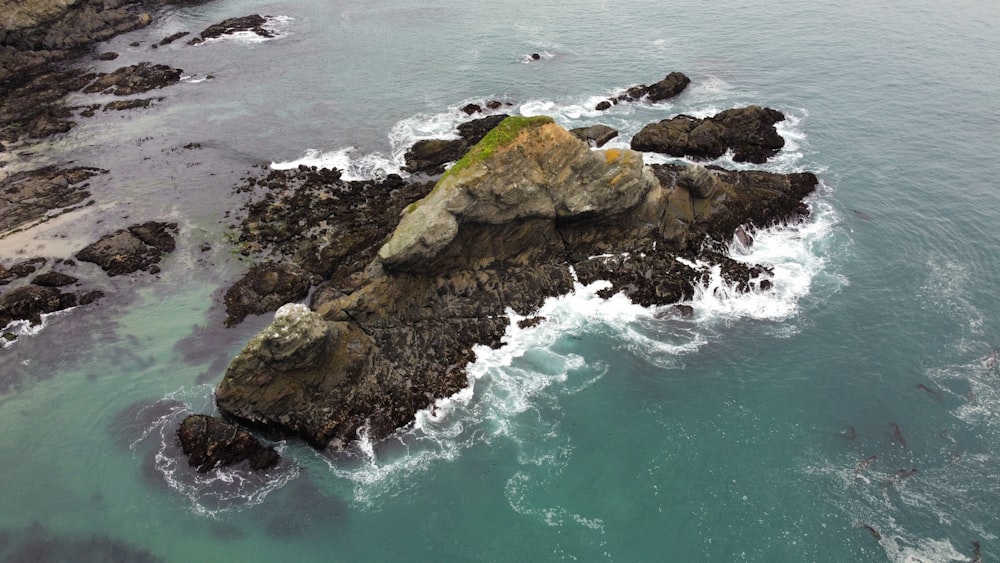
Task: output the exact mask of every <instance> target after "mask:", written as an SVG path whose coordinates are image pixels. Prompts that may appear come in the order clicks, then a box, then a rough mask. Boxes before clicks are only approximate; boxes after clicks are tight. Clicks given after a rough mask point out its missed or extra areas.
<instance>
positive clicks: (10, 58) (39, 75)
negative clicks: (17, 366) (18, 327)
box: [0, 0, 281, 345]
mask: <svg viewBox="0 0 1000 563" xmlns="http://www.w3.org/2000/svg"><path fill="white" fill-rule="evenodd" d="M168 3H170V2H168V1H163V2H159V1H156V2H150V1H144V2H134V1H131V0H112V1H110V2H109V1H106V0H102V1H100V2H97V1H93V0H74V1H70V2H62V1H56V0H22V1H12V0H3V1H0V12H2V13H3V14H4V17H5V21H4V27H3V28H0V143H2V144H0V154H3V155H4V157H5V158H3V159H0V240H2V239H4V238H7V237H8V236H12V235H17V234H22V233H24V234H30V233H31V232H33V229H34V228H35V227H37V226H39V225H42V224H43V223H46V222H48V221H51V220H54V219H55V218H57V217H59V216H61V215H64V214H68V213H71V212H74V211H77V210H80V209H82V208H83V207H89V206H92V205H95V204H98V203H101V202H98V201H96V200H95V198H93V197H92V189H91V184H93V183H97V182H102V181H105V180H106V178H107V177H108V175H109V174H112V172H110V171H108V170H101V169H98V168H94V167H88V166H77V165H73V166H69V167H66V166H65V165H64V166H63V167H60V166H52V165H48V166H44V167H41V168H32V165H33V161H34V154H35V153H36V152H38V151H39V149H38V148H36V147H37V146H44V145H42V143H46V142H49V141H51V140H52V139H53V138H56V137H58V136H59V135H62V134H64V133H66V132H67V131H70V130H71V129H72V128H74V127H75V126H76V124H77V120H79V119H86V118H90V117H93V116H94V115H95V113H96V112H97V111H105V112H107V111H127V110H135V109H144V108H148V107H149V106H150V105H151V104H153V103H154V102H158V101H162V100H163V99H164V97H163V96H156V97H147V98H136V97H134V96H136V95H139V94H144V93H147V92H151V91H154V90H160V89H164V88H167V87H169V86H171V85H173V84H176V83H177V82H179V81H180V79H181V76H182V74H183V71H182V70H181V69H179V68H174V67H171V66H169V65H165V64H153V63H150V62H140V63H136V64H132V65H127V66H122V67H120V68H118V69H117V70H114V71H113V72H110V73H92V72H86V71H85V70H82V69H81V68H79V65H78V64H75V63H79V62H80V61H83V60H86V59H87V58H88V57H95V55H96V58H97V59H100V60H114V59H115V58H117V53H114V52H110V51H108V52H102V53H100V54H99V55H98V54H96V51H97V50H98V49H97V47H98V45H99V44H100V43H101V42H103V41H106V40H108V39H110V38H112V37H115V36H117V35H120V34H122V33H126V32H129V31H134V30H137V29H140V28H142V27H145V26H147V25H149V24H150V23H151V22H152V16H151V15H150V12H151V11H155V10H156V9H157V8H159V7H161V6H162V5H164V4H168ZM182 3H183V4H187V5H190V4H195V3H199V2H191V1H187V0H185V1H184V2H182ZM267 23H268V19H267V18H265V17H263V16H259V15H251V16H246V17H240V18H231V19H229V20H225V21H223V22H221V23H219V24H216V25H212V26H209V27H208V28H207V29H205V30H203V31H202V32H201V34H200V35H199V37H198V38H197V39H196V40H192V41H191V42H189V43H190V44H192V45H195V44H197V43H200V42H203V41H205V40H208V39H215V38H219V37H222V36H224V35H228V34H232V33H238V32H241V31H250V32H253V33H256V34H258V35H262V36H265V37H267V36H270V32H269V31H268V30H267V29H266V28H265V27H264V26H265V24H267ZM187 34H188V33H187V32H184V33H181V34H179V35H178V36H177V37H173V38H165V39H164V40H162V41H160V42H159V43H155V44H152V45H151V46H150V47H151V48H154V49H155V48H157V47H159V46H162V45H166V44H168V43H170V42H171V41H173V40H176V39H177V38H179V37H180V36H183V35H187ZM134 45H137V44H134ZM73 93H81V94H100V95H113V96H116V97H123V98H124V99H121V100H114V101H111V102H107V103H104V104H98V103H95V104H85V105H75V106H74V105H69V104H68V103H67V102H66V100H67V97H68V96H69V95H70V94H73ZM4 153H6V154H4ZM10 162H16V163H17V166H11V167H10V168H8V169H7V170H4V168H6V167H7V166H8V165H9V163H10ZM14 168H16V171H10V170H11V169H14ZM100 222H101V221H100V220H98V221H97V223H100ZM177 235H178V227H177V224H176V223H171V222H166V221H146V222H143V223H135V224H132V225H130V226H128V227H127V228H125V229H119V230H117V231H115V232H113V233H105V234H103V235H102V236H101V238H100V239H99V240H97V241H96V242H93V243H92V244H90V245H88V246H86V247H85V248H83V249H82V250H80V251H79V252H78V253H76V254H75V255H74V256H73V258H74V259H69V258H67V257H65V256H64V257H61V258H56V257H52V256H47V255H43V254H37V255H34V256H23V255H22V256H18V260H17V261H15V262H10V259H11V258H12V257H10V256H5V257H2V258H5V259H6V260H5V263H0V331H4V329H5V327H7V326H8V325H9V324H10V323H11V322H14V321H25V322H27V323H28V324H31V325H34V324H38V323H40V322H41V319H42V315H46V314H50V313H54V312H57V311H61V310H65V309H68V308H71V307H76V306H80V305H89V304H91V303H94V302H95V301H97V300H99V299H100V298H101V297H102V296H103V295H104V290H106V289H107V284H106V283H105V280H103V279H101V278H100V277H99V276H98V277H95V275H94V272H93V269H88V268H84V269H82V270H81V269H80V268H79V267H78V262H81V261H83V262H93V263H94V264H97V265H98V266H100V268H101V269H102V270H103V271H104V273H105V274H106V275H107V276H108V277H114V276H121V275H123V274H131V273H135V272H141V271H145V272H148V273H149V274H157V273H158V272H159V268H160V267H159V266H158V265H157V263H158V262H159V261H160V260H161V259H162V257H163V256H164V255H166V254H169V253H171V252H173V251H174V249H175V246H176V244H175V238H176V236H177ZM60 276H62V278H61V279H63V280H64V281H65V280H68V279H71V280H72V281H71V282H70V281H66V283H62V284H59V285H53V284H52V280H53V279H54V278H59V277H60ZM60 288H61V289H60ZM280 305H281V303H277V304H275V305H274V306H273V307H272V310H273V308H276V307H277V306H280ZM2 336H3V340H2V341H0V345H4V344H6V343H9V342H12V341H14V340H16V339H17V337H18V333H17V331H14V330H6V331H4V332H3V333H2Z"/></svg>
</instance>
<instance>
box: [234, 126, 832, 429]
mask: <svg viewBox="0 0 1000 563" xmlns="http://www.w3.org/2000/svg"><path fill="white" fill-rule="evenodd" d="M272 175H274V173H272ZM324 175H326V177H327V178H329V179H328V180H324V179H323V178H324ZM302 176H304V177H306V178H309V177H310V176H311V177H313V178H314V180H315V182H310V181H309V180H306V181H305V182H303V183H302V184H301V185H310V188H309V189H308V190H307V191H306V192H300V191H299V190H291V191H290V192H288V193H287V194H286V195H279V196H271V197H270V198H266V199H265V200H263V202H262V203H260V206H261V209H258V210H257V211H256V213H255V215H257V216H261V217H266V216H269V214H270V211H267V210H271V209H281V208H284V207H287V206H288V205H287V204H288V203H291V202H290V201H288V200H287V199H284V198H289V197H300V196H301V197H305V196H307V195H310V194H312V195H311V196H310V198H311V199H308V200H303V204H305V205H304V206H305V207H311V206H312V205H324V204H323V200H324V199H325V198H326V197H330V196H329V195H326V196H323V197H315V196H317V195H322V194H324V193H326V194H345V193H350V190H346V191H345V190H343V188H342V186H343V185H344V184H343V183H342V182H340V181H339V175H336V174H335V173H332V172H324V171H312V170H309V169H303V170H300V171H298V172H297V173H296V174H295V177H296V178H298V177H302ZM270 182H271V181H270V180H266V181H265V182H264V184H265V185H267V186H269V185H270ZM324 182H326V183H327V185H328V186H329V187H328V188H327V190H326V191H324V190H323V189H322V186H323V184H324ZM257 183H258V184H259V183H260V182H259V181H258V182H257ZM816 184H817V179H816V177H815V176H814V175H813V174H809V173H801V174H789V175H780V174H772V173H766V172H752V171H751V172H735V171H726V170H722V169H718V168H708V167H703V166H698V165H690V166H684V165H663V166H652V167H651V166H646V165H644V164H643V160H642V155H641V154H640V153H638V152H635V151H632V150H620V149H608V150H592V149H591V148H590V147H589V146H588V144H587V142H585V141H582V140H580V139H578V138H577V137H576V136H574V135H573V134H571V133H569V132H568V131H566V130H565V129H563V128H562V127H560V126H559V125H557V124H555V123H554V122H553V121H552V120H551V119H550V118H548V117H535V118H524V117H510V118H506V119H504V120H503V121H502V122H501V123H499V124H498V125H497V126H496V127H495V128H493V129H492V130H490V131H489V133H488V134H486V135H485V136H484V137H483V138H482V139H481V140H479V142H478V143H477V144H475V145H474V146H472V148H471V149H470V150H469V151H468V152H466V153H465V155H464V156H462V158H460V159H459V160H458V161H457V162H456V163H455V164H454V165H452V166H451V168H450V169H449V170H448V171H447V172H446V173H444V175H443V176H442V177H441V178H440V179H439V180H438V181H437V183H436V184H435V185H434V187H433V189H432V190H430V191H429V193H428V192H427V191H426V188H424V189H423V190H421V189H420V188H419V184H405V182H403V181H402V180H399V179H395V180H392V183H390V184H389V185H390V186H395V187H394V188H391V189H388V190H383V191H381V192H379V193H380V194H381V195H382V197H383V198H385V195H386V194H387V193H388V199H392V198H393V197H395V198H396V200H395V201H394V203H393V204H392V205H378V206H377V207H378V209H379V211H380V212H381V213H380V214H379V215H378V217H370V218H367V220H366V221H362V220H360V217H359V216H354V215H351V214H350V213H344V212H343V211H341V213H342V215H340V216H336V215H333V216H330V215H327V216H325V218H324V219H323V220H317V221H316V222H315V223H314V222H306V223H299V225H301V226H300V227H299V228H300V229H301V230H303V231H305V233H303V234H302V235H300V236H296V235H295V234H294V233H293V232H288V239H287V240H288V243H284V244H281V245H280V247H281V248H284V249H290V252H289V251H283V252H281V254H283V255H286V256H287V255H289V254H295V255H297V256H298V258H297V259H296V260H295V261H296V262H300V263H301V262H303V261H302V260H301V258H302V256H306V257H316V256H317V255H318V253H319V254H322V253H324V252H325V253H326V257H327V259H326V260H324V261H319V263H322V264H323V267H321V268H316V267H315V266H311V267H309V268H304V270H306V271H310V272H314V273H315V275H316V276H317V278H316V279H320V280H327V281H324V282H323V283H322V284H321V286H320V288H318V289H317V290H316V291H315V292H314V294H313V299H312V304H311V305H312V307H311V309H310V308H307V307H305V306H303V305H293V306H288V307H285V308H283V309H282V310H281V311H280V313H279V314H278V315H276V318H275V320H274V322H273V323H272V324H271V325H270V326H268V327H267V328H265V329H264V330H262V331H261V332H260V333H259V334H258V335H257V336H255V337H254V338H253V339H252V340H251V342H250V343H249V344H248V345H247V347H246V348H245V349H244V350H243V351H242V352H241V353H240V354H239V355H238V356H237V358H236V359H234V361H233V362H232V364H231V365H230V367H229V369H228V370H227V371H226V374H225V376H224V378H223V380H222V382H221V383H220V384H219V386H218V388H217V389H216V402H217V404H218V406H219V408H220V410H221V411H222V412H223V413H224V414H225V415H226V416H227V417H229V418H231V419H234V420H237V421H242V422H244V423H247V424H249V425H250V426H252V427H256V428H261V429H265V430H267V431H269V432H271V433H273V434H275V435H278V436H297V437H302V438H304V439H306V440H307V441H308V442H309V443H311V444H312V445H313V446H315V447H317V448H324V447H328V446H331V445H332V446H333V447H337V446H340V445H344V444H346V443H347V442H349V441H351V440H353V439H356V438H357V437H358V436H359V435H362V434H363V435H367V436H368V437H370V438H373V439H378V438H382V437H384V436H387V435H388V434H390V433H391V432H393V431H394V430H395V429H396V428H398V427H400V426H403V425H405V424H407V423H408V422H409V421H411V420H412V418H413V415H414V413H415V412H416V410H418V409H420V408H424V407H427V406H428V405H429V404H430V403H431V402H432V401H433V400H434V399H435V398H440V397H447V396H449V395H451V394H453V393H455V392H457V391H459V390H460V389H462V388H463V387H465V386H466V385H467V378H466V373H465V366H466V365H467V364H468V362H469V361H471V360H473V359H474V357H475V354H474V352H473V347H474V346H475V345H481V344H485V345H489V346H499V345H500V344H501V342H502V337H503V335H504V332H505V330H506V327H507V325H508V324H509V322H510V316H509V314H510V313H509V312H510V311H511V310H513V311H514V312H516V313H517V314H519V315H524V316H530V315H532V314H533V312H534V311H536V310H537V308H538V307H539V306H540V305H541V304H542V302H543V301H544V300H545V299H546V298H548V297H552V296H557V295H561V294H565V293H567V292H570V291H572V290H573V287H574V283H577V282H579V283H590V282H593V281H597V280H607V281H610V282H611V285H610V287H609V288H607V289H606V290H605V291H604V294H605V295H611V294H613V293H617V292H623V293H625V294H626V295H628V296H629V297H630V298H631V299H632V300H633V301H635V302H637V303H641V304H644V305H667V304H672V303H676V302H678V301H682V300H684V299H686V298H690V297H691V295H692V294H693V288H694V285H695V284H697V283H700V282H702V281H704V280H705V279H706V277H707V276H708V275H709V273H708V271H707V268H705V267H702V266H700V265H701V264H713V265H717V266H719V267H720V269H721V271H722V275H723V277H725V278H726V279H727V280H728V281H729V283H731V284H732V285H733V286H734V287H737V288H738V289H741V290H753V289H755V290H766V289H767V288H768V287H770V284H771V281H770V280H769V279H768V277H769V270H768V268H767V267H766V266H764V265H753V264H744V263H741V262H737V261H735V260H732V259H729V258H727V257H725V256H724V255H723V254H722V253H720V250H721V249H722V246H724V245H725V244H727V243H728V242H729V241H731V240H732V239H733V237H734V236H736V234H737V232H739V231H743V230H744V229H746V228H749V227H751V226H756V227H764V226H768V225H771V224H773V223H775V222H780V221H789V220H795V219H796V218H798V217H800V216H801V215H802V214H804V213H808V208H807V207H805V205H804V204H803V202H802V199H803V198H804V197H805V196H806V195H808V194H809V193H810V192H811V191H813V190H814V188H815V186H816ZM355 197H356V196H355ZM359 199H360V200H361V201H366V200H367V199H377V198H376V196H375V195H367V196H366V197H361V198H359ZM279 200H283V201H285V203H284V204H282V205H277V204H276V202H277V201H279ZM367 205H370V204H367ZM344 207H346V206H344V205H331V206H330V209H336V210H341V209H343V208H344ZM371 209H372V208H370V207H369V210H371ZM390 210H396V211H395V214H390V215H389V216H386V215H385V214H384V213H385V212H388V211H390ZM397 222H398V224H397ZM253 223H254V222H250V223H247V225H250V224H253ZM373 223H374V224H378V225H379V226H378V227H376V226H374V225H372V224H373ZM256 224H257V225H258V226H260V224H261V223H260V222H256ZM320 225H322V226H321V227H320V228H321V232H322V235H319V234H317V236H316V238H317V239H320V238H321V239H322V240H323V241H324V244H319V245H315V244H313V243H312V242H311V241H312V240H313V236H312V234H311V233H312V230H313V229H315V228H317V226H320ZM386 225H388V227H387V228H386ZM360 227H365V228H367V229H368V230H367V231H364V232H365V235H364V236H352V234H351V233H352V232H353V230H354V229H358V228H360ZM295 228H296V227H295V224H294V223H293V224H292V226H290V227H289V229H290V231H294V230H295ZM744 234H745V232H744ZM280 238H281V237H274V239H275V240H277V239H280ZM335 238H337V239H340V240H343V241H346V242H347V244H346V245H343V246H342V245H340V244H339V243H338V242H337V240H335ZM258 240H260V239H258ZM292 241H294V242H292ZM247 242H251V241H247ZM303 248H308V249H310V250H309V251H308V252H305V253H304V254H303V253H302V249H303ZM351 249H354V250H355V251H354V252H352V251H351ZM260 250H262V249H258V251H260ZM683 313H684V311H683V310H682V309H678V310H677V311H676V313H673V314H683Z"/></svg>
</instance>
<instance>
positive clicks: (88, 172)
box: [0, 167, 103, 232]
mask: <svg viewBox="0 0 1000 563" xmlns="http://www.w3.org/2000/svg"><path fill="white" fill-rule="evenodd" d="M102 172H103V171H102V170H98V169H96V168H82V167H78V168H69V169H58V168H55V167H46V168H41V169H38V170H32V171H28V172H18V173H16V174H14V175H12V176H10V177H8V178H6V179H4V180H3V181H0V232H4V231H9V230H12V229H17V228H20V227H23V226H25V225H26V224H29V223H34V222H37V221H39V220H41V219H43V218H45V217H46V216H49V215H50V214H51V213H53V212H56V211H57V210H60V209H61V210H64V211H65V210H67V209H68V208H70V207H72V206H74V205H77V204H79V203H81V202H82V201H84V200H85V199H87V198H88V197H90V192H89V191H87V189H86V188H87V187H89V184H85V183H84V182H86V181H87V180H89V179H90V178H93V177H94V176H96V175H97V174H99V173H102Z"/></svg>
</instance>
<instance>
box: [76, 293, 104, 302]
mask: <svg viewBox="0 0 1000 563" xmlns="http://www.w3.org/2000/svg"><path fill="white" fill-rule="evenodd" d="M102 297H104V292H103V291H101V290H99V289H94V290H91V291H88V292H86V293H84V294H83V295H81V296H80V305H90V304H91V303H93V302H94V301H97V300H98V299H100V298H102Z"/></svg>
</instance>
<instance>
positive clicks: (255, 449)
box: [177, 414, 280, 473]
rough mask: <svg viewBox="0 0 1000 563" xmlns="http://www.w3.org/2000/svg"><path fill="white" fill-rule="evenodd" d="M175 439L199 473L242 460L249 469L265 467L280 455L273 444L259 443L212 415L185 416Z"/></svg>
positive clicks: (247, 434) (275, 461) (275, 460)
mask: <svg viewBox="0 0 1000 563" xmlns="http://www.w3.org/2000/svg"><path fill="white" fill-rule="evenodd" d="M177 439H178V440H179V441H180V443H181V449H182V450H183V451H184V454H185V455H187V456H188V463H190V464H191V465H192V466H194V467H197V468H198V471H199V472H201V473H205V472H206V471H209V470H211V469H214V468H216V467H218V466H220V465H235V464H238V463H243V462H244V461H245V462H247V464H248V465H249V467H250V469H253V470H259V469H267V468H269V467H273V466H274V465H275V464H276V463H278V460H279V459H280V456H279V455H278V452H276V451H275V450H274V448H272V447H268V446H264V445H262V444H261V443H260V442H259V441H258V440H257V438H254V437H253V436H251V435H250V434H249V433H248V432H246V431H245V430H241V429H239V428H237V427H236V426H233V425H232V424H230V423H228V422H226V421H225V420H222V419H221V418H217V417H214V416H206V415H203V414H193V415H191V416H189V417H187V418H185V419H184V421H183V422H182V423H181V426H180V428H179V429H178V430H177Z"/></svg>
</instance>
